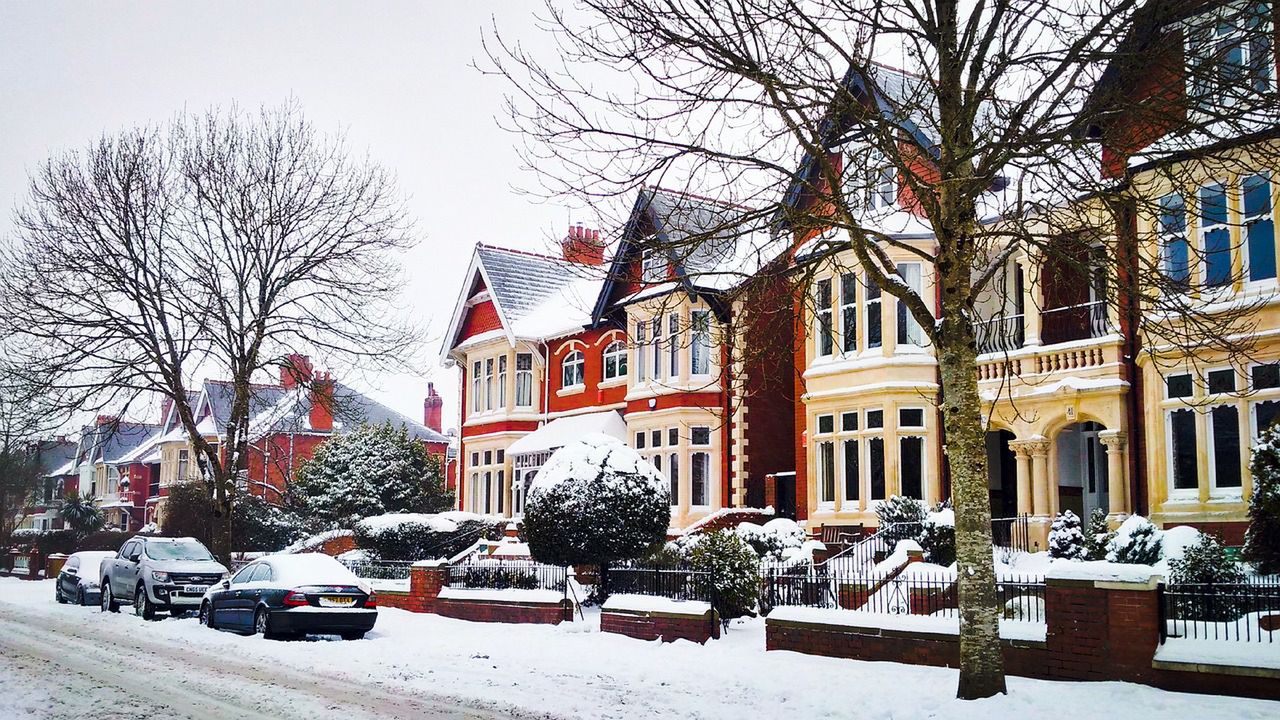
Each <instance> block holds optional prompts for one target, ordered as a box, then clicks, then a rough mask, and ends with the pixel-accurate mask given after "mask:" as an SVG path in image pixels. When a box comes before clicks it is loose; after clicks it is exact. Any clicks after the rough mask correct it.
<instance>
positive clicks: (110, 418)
mask: <svg viewBox="0 0 1280 720" xmlns="http://www.w3.org/2000/svg"><path fill="white" fill-rule="evenodd" d="M119 421H120V416H118V415H99V416H98V419H97V420H96V421H94V423H93V424H94V425H98V426H102V425H113V424H115V423H117V422H119Z"/></svg>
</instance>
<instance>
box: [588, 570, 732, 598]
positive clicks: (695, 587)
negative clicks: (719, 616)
mask: <svg viewBox="0 0 1280 720" xmlns="http://www.w3.org/2000/svg"><path fill="white" fill-rule="evenodd" d="M608 575H609V580H608V583H609V594H610V595H649V596H652V597H664V598H670V599H671V600H697V601H701V602H706V603H711V604H712V605H714V604H715V599H716V598H715V586H714V585H713V584H712V582H711V574H710V573H707V572H701V571H698V570H693V569H691V568H687V567H680V566H675V567H643V566H632V567H611V568H609V573H608Z"/></svg>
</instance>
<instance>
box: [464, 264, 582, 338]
mask: <svg viewBox="0 0 1280 720" xmlns="http://www.w3.org/2000/svg"><path fill="white" fill-rule="evenodd" d="M476 254H477V255H478V256H479V258H480V262H481V263H482V264H483V265H484V270H485V275H486V276H487V277H488V278H489V292H490V293H491V294H492V295H493V297H494V298H495V299H496V300H497V301H498V305H499V306H500V307H501V308H502V312H503V313H504V314H505V316H506V319H507V321H508V322H512V323H514V322H516V321H518V320H520V319H521V318H523V317H525V316H526V315H528V314H529V313H530V312H531V311H532V310H533V309H534V308H536V307H537V306H538V305H539V304H541V303H542V301H543V300H546V299H547V298H549V297H551V296H552V295H554V294H555V293H556V292H557V291H559V290H560V288H562V287H564V286H565V285H567V284H569V283H571V282H573V281H574V280H576V279H578V278H580V277H581V271H580V270H578V271H576V272H575V268H574V266H573V264H571V263H568V262H565V261H564V260H561V259H559V258H553V257H550V256H547V255H535V254H533V253H528V252H521V251H519V250H509V249H507V248H500V247H493V246H492V245H476Z"/></svg>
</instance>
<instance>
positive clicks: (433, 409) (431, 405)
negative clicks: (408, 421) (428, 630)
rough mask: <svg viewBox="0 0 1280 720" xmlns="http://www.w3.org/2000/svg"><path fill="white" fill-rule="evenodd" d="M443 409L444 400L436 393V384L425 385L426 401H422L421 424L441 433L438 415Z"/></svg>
mask: <svg viewBox="0 0 1280 720" xmlns="http://www.w3.org/2000/svg"><path fill="white" fill-rule="evenodd" d="M443 408H444V398H441V397H440V395H439V394H437V393H436V384H435V383H431V382H429V383H427V399H426V400H423V401H422V424H423V425H426V426H427V427H429V428H431V429H432V430H435V431H436V432H441V427H442V423H441V421H440V414H441V412H442V410H443Z"/></svg>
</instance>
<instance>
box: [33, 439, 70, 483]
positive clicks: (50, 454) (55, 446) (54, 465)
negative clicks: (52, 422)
mask: <svg viewBox="0 0 1280 720" xmlns="http://www.w3.org/2000/svg"><path fill="white" fill-rule="evenodd" d="M36 452H37V458H38V460H39V463H40V471H41V473H43V474H44V475H45V476H46V477H52V476H55V475H69V474H71V473H72V472H74V468H75V462H74V461H75V458H76V443H74V442H72V441H70V440H49V441H42V442H41V443H40V445H39V447H38V448H37V449H36Z"/></svg>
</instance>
